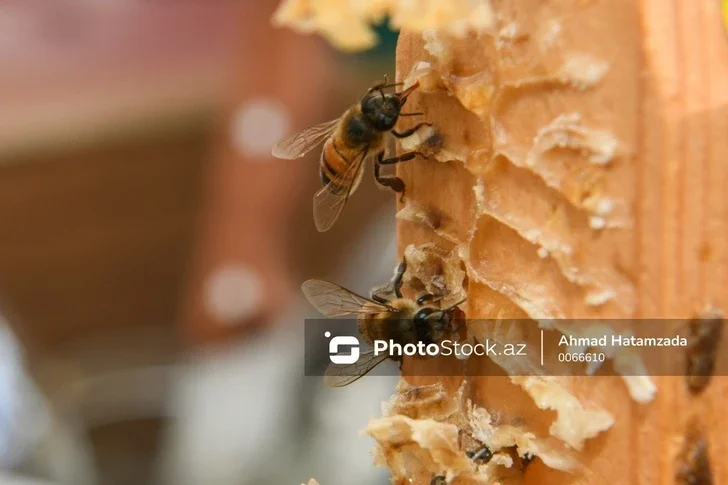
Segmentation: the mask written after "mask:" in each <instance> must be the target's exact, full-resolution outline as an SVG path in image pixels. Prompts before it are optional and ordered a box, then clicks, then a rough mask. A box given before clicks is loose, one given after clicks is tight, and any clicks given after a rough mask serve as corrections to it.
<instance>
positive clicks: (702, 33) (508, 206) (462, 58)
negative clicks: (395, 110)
mask: <svg viewBox="0 0 728 485" xmlns="http://www.w3.org/2000/svg"><path fill="white" fill-rule="evenodd" d="M494 7H495V10H496V11H498V12H501V13H504V12H505V14H506V18H509V19H510V18H516V19H518V22H519V25H520V26H521V27H522V29H523V32H524V33H526V34H528V35H530V38H526V39H525V40H524V41H520V42H517V43H515V44H514V45H515V47H513V48H512V49H511V50H509V49H506V50H504V51H502V52H501V53H499V54H496V52H495V50H494V49H493V48H492V47H491V46H490V44H489V43H488V42H492V41H470V44H469V45H468V48H467V49H465V50H462V51H461V52H462V54H460V55H459V56H456V58H455V62H454V63H453V64H452V65H451V66H450V69H451V72H452V73H456V74H458V73H459V74H460V75H462V76H465V75H472V74H473V72H477V71H478V69H482V68H483V66H489V67H490V68H491V69H492V70H493V72H496V73H497V74H496V76H495V78H494V79H495V80H494V82H493V85H494V86H495V88H496V90H498V89H499V88H503V85H504V83H507V82H512V81H514V80H518V79H519V78H520V79H522V78H525V77H528V76H533V75H536V74H548V73H551V72H553V71H554V69H556V68H558V67H559V65H560V62H561V61H562V60H563V58H562V57H561V56H564V55H566V54H574V53H578V54H585V55H589V56H591V57H593V58H596V59H601V60H604V61H606V62H608V65H609V69H608V71H607V73H606V74H605V76H604V78H603V79H602V80H601V81H600V82H598V83H597V84H596V85H595V86H594V87H593V88H590V89H586V90H584V91H581V90H578V89H573V90H569V89H559V90H557V89H555V88H548V89H544V90H540V91H538V90H532V91H530V92H529V93H527V95H524V96H520V95H519V94H518V92H516V93H515V94H513V95H512V96H511V97H512V98H513V100H514V101H516V102H520V103H522V105H521V106H517V105H515V103H514V105H513V106H509V107H506V108H500V111H499V112H497V113H496V114H495V118H496V119H498V120H499V121H500V122H502V123H503V124H504V125H506V127H507V128H508V129H509V130H510V132H509V134H511V135H512V137H511V140H513V142H514V143H524V144H527V143H530V140H532V139H533V138H532V137H533V135H534V133H533V132H532V131H529V130H532V129H536V128H538V123H540V122H543V121H544V120H545V121H549V120H551V119H553V118H554V117H556V116H558V115H560V114H563V113H569V112H574V111H578V112H579V113H581V114H582V117H583V119H584V121H585V123H586V124H588V125H589V124H590V125H591V126H598V127H600V128H603V129H607V130H609V132H611V133H612V134H613V135H614V136H615V137H616V139H617V140H618V142H619V149H618V151H617V153H616V156H615V158H614V160H613V161H612V163H611V164H610V165H609V167H607V168H604V169H603V172H599V173H600V174H601V175H603V180H604V185H603V187H605V188H604V190H605V193H607V194H608V195H609V196H611V197H613V198H614V199H619V200H622V201H623V202H624V207H626V209H627V212H626V214H627V215H628V216H629V215H631V219H632V220H631V224H630V225H629V226H628V227H624V228H607V229H605V230H601V231H597V230H594V229H592V228H590V227H589V224H588V222H587V214H586V211H585V209H584V208H583V207H576V206H575V204H574V203H573V200H570V199H569V194H568V193H567V191H566V190H555V189H553V188H548V187H545V183H544V181H543V180H542V179H541V178H540V177H538V176H534V173H533V171H531V170H530V169H528V168H516V167H514V166H513V164H512V162H510V161H508V160H505V159H504V158H502V157H500V158H499V159H498V160H496V161H495V162H488V157H490V156H491V155H492V151H493V150H492V138H491V137H490V132H489V128H490V127H489V126H488V125H487V123H486V124H484V123H483V122H482V121H481V120H479V119H478V118H476V117H475V116H473V115H472V113H468V112H466V111H465V110H464V109H463V107H462V106H461V105H459V104H458V102H457V101H455V100H454V99H453V98H449V97H448V96H446V95H444V94H426V95H413V96H412V101H413V102H412V105H413V106H412V107H411V108H412V109H416V110H418V111H424V112H425V113H426V115H427V117H428V118H431V119H432V120H434V121H436V122H437V123H438V125H439V126H440V127H441V128H442V130H443V131H444V132H445V134H446V137H447V136H450V137H451V138H450V139H451V140H460V142H462V143H464V144H465V145H467V146H468V147H469V148H470V149H471V153H472V151H474V150H478V149H480V150H483V152H480V155H481V156H476V155H471V157H470V159H469V160H468V162H467V166H468V168H469V169H470V170H468V169H466V168H464V167H463V164H461V163H460V162H454V163H450V164H440V163H438V162H435V161H424V160H417V161H415V162H414V163H409V164H405V165H402V166H400V167H399V169H398V170H399V174H400V175H401V176H402V177H403V178H404V180H405V183H407V187H408V195H409V197H410V200H411V201H414V202H415V203H418V204H421V205H424V206H428V207H436V208H438V209H439V210H440V211H441V212H443V213H444V214H445V216H446V217H445V220H446V221H447V220H450V221H454V222H453V223H452V224H451V227H450V228H449V229H450V230H451V232H453V233H455V234H457V235H458V236H459V237H460V238H461V240H462V241H463V242H464V243H465V244H466V245H468V247H469V249H470V253H471V262H472V264H473V265H475V266H476V268H477V269H479V272H480V274H481V275H485V276H487V277H488V278H487V283H490V284H491V286H492V287H490V286H489V285H488V284H486V282H485V281H483V282H477V281H474V279H473V278H472V277H471V278H470V284H469V288H468V290H469V291H468V293H469V311H468V315H469V317H470V318H489V317H490V318H492V317H495V316H496V315H499V314H500V316H504V317H526V316H527V315H528V316H531V317H543V316H554V315H556V316H565V317H622V318H624V317H632V316H634V317H642V318H647V317H662V318H667V317H671V318H684V317H691V316H693V315H695V314H696V312H697V311H698V310H699V309H701V308H703V307H705V305H706V304H708V303H713V304H715V305H717V306H718V307H722V308H723V309H726V308H728V291H727V290H726V288H728V245H727V244H726V239H725V238H726V235H728V197H726V195H725V190H726V189H725V187H726V184H727V183H728V160H727V159H728V138H727V136H726V135H728V37H727V36H726V32H725V31H724V29H723V26H722V25H721V16H720V11H719V4H718V2H709V1H704V2H702V1H701V2H689V1H684V0H672V1H661V0H642V1H640V2H633V1H631V0H619V1H593V2H584V1H571V2H569V1H548V2H537V1H530V0H528V1H527V0H514V1H512V2H507V3H505V2H494ZM506 10H507V12H506ZM552 19H558V20H559V22H560V23H561V27H562V29H561V32H560V34H559V40H558V42H557V43H556V44H555V47H554V48H553V49H550V50H546V51H545V52H544V51H541V50H539V49H538V46H537V45H535V44H534V43H532V42H531V41H530V39H533V38H536V37H537V32H538V29H539V28H541V27H543V25H545V23H546V22H548V21H549V20H552ZM422 44H423V43H422V40H421V39H420V38H419V36H415V35H409V34H406V33H404V34H403V35H402V36H401V39H400V44H399V47H398V77H399V78H400V79H401V78H403V77H404V76H405V75H406V74H407V72H408V71H409V69H410V68H411V66H412V65H413V64H414V63H415V62H417V61H420V60H428V58H429V56H428V54H427V53H426V52H425V51H424V49H423V46H422ZM465 52H467V55H465V54H464V53H465ZM495 55H499V56H502V57H501V59H500V61H499V62H500V64H498V63H497V62H496V61H495V60H494V57H493V56H495ZM527 60H530V62H526V61H527ZM509 61H512V63H511V64H508V63H509ZM518 61H520V62H518ZM515 91H517V90H515ZM483 154H484V155H483ZM569 162H571V163H583V160H581V159H579V157H570V158H569ZM600 170H601V169H600ZM477 177H481V178H482V180H483V183H484V187H485V189H486V190H485V194H486V199H488V198H489V197H498V196H501V199H499V202H500V209H497V210H495V212H496V215H498V216H500V217H503V216H508V215H514V216H515V217H516V218H517V219H518V218H520V219H521V220H529V215H531V214H541V213H544V214H545V213H547V212H544V211H543V208H544V207H547V206H550V207H556V208H557V209H558V210H556V211H554V212H555V213H556V214H562V215H563V214H565V217H561V220H562V222H563V223H562V225H561V226H560V227H556V228H555V229H554V226H553V225H552V224H551V222H552V220H549V219H546V218H542V219H541V220H540V221H539V220H538V219H536V225H537V226H538V228H539V229H543V233H548V232H549V230H550V231H551V232H550V234H551V236H552V237H553V238H555V239H556V240H559V241H562V242H563V241H566V242H568V243H569V244H571V245H572V246H573V247H575V248H576V249H575V252H574V254H575V256H574V259H573V262H574V264H575V265H577V266H578V267H579V268H581V269H583V270H584V271H586V272H587V273H588V272H589V270H591V269H593V268H601V269H604V268H606V269H607V270H608V271H611V274H612V275H613V276H614V278H613V279H612V280H611V281H612V282H618V283H619V284H621V285H622V288H623V289H624V292H623V293H620V295H622V298H619V299H617V300H615V301H610V302H607V303H606V304H604V305H601V306H593V305H585V304H584V297H585V290H584V288H582V287H580V286H578V285H576V284H575V283H572V282H570V281H568V280H567V279H566V278H565V277H564V274H563V272H562V271H561V270H560V269H559V267H558V265H556V264H555V262H554V259H555V257H554V255H553V254H551V255H550V256H549V257H546V258H540V257H538V256H537V253H536V248H537V247H536V246H535V245H534V244H532V243H531V242H529V241H527V240H526V239H525V237H524V234H523V232H519V231H518V230H514V229H511V228H508V227H506V225H505V224H503V223H502V222H500V221H499V220H497V218H494V217H492V216H491V215H481V216H477V218H478V222H477V224H476V223H475V222H474V219H475V218H476V217H475V216H474V214H475V212H474V211H475V204H476V201H475V198H474V196H473V191H472V186H473V184H474V183H475V182H476V180H477ZM493 187H495V188H497V189H498V190H497V191H490V192H489V190H488V189H489V188H493ZM494 192H495V193H494ZM514 193H516V194H517V195H519V196H520V195H523V197H515V196H514V197H510V198H508V195H509V194H514ZM503 194H506V195H505V197H503ZM553 204H556V205H555V206H554V205H553ZM535 217H536V218H537V217H538V216H535ZM531 220H533V218H531ZM539 223H540V226H539ZM472 227H475V228H476V229H477V231H476V233H475V237H474V238H473V239H472V240H471V241H468V237H467V233H468V230H469V229H471V228H472ZM398 237H399V248H400V253H401V252H402V251H403V250H404V248H405V247H406V246H407V245H409V244H410V243H413V242H414V243H420V242H425V241H435V242H438V243H440V244H442V245H445V246H448V245H449V243H447V242H445V241H444V240H442V239H441V238H438V237H437V236H435V235H434V234H433V233H432V231H431V230H430V229H428V228H425V227H424V226H419V225H416V224H413V223H411V222H407V221H402V222H400V224H399V227H398ZM605 255H606V256H605ZM602 274H604V273H602ZM534 282H535V283H538V284H540V285H541V286H542V288H545V291H546V295H545V298H544V299H543V300H542V301H539V302H537V301H536V300H535V298H534V295H533V294H529V293H528V291H529V287H528V286H527V285H525V283H534ZM521 283H524V284H523V285H521ZM493 288H497V289H498V291H496V290H495V289H493ZM504 291H505V292H506V293H509V295H510V298H509V297H508V296H506V295H505V294H504ZM519 298H520V299H519ZM630 298H633V301H634V305H629V304H624V302H627V301H629V300H630ZM517 302H518V303H517ZM524 302H525V303H526V304H524ZM534 302H536V305H535V306H534V305H531V306H528V305H527V303H534ZM499 312H500V313H499ZM725 337H726V336H725V335H724V339H725ZM724 341H725V340H724ZM719 358H725V356H722V357H719ZM682 359H683V356H682V355H678V356H676V361H681V360H682ZM405 370H408V371H410V372H416V367H414V366H412V367H409V366H407V365H406V366H405ZM432 379H433V378H429V380H432ZM427 380H428V379H424V378H420V379H419V381H427ZM459 380H460V379H459V378H456V377H453V378H446V379H445V381H446V384H448V385H449V386H451V388H454V387H455V386H456V385H457V383H458V381H459ZM655 382H656V384H657V386H658V391H657V397H656V400H655V401H654V402H652V403H651V404H646V405H641V404H638V403H636V402H635V401H633V400H632V399H631V398H630V397H629V395H628V393H627V391H626V388H625V386H624V384H623V383H622V382H621V380H619V379H616V378H604V379H599V380H596V379H588V380H587V379H577V380H574V381H572V382H571V383H570V384H571V386H572V388H573V389H574V392H575V393H576V394H577V395H579V396H581V397H588V401H589V402H592V403H595V404H597V405H598V406H599V407H602V408H604V409H607V410H609V411H610V412H611V413H612V414H613V415H614V416H615V417H616V423H615V425H614V426H613V427H612V428H611V429H610V430H608V431H607V432H606V433H603V434H601V435H600V436H599V437H597V438H596V439H593V440H590V441H587V443H586V447H585V451H584V454H583V461H584V463H585V464H586V465H587V467H588V469H589V472H588V473H585V474H577V475H568V474H564V473H561V472H554V471H551V470H548V469H547V468H546V467H545V466H544V465H543V464H542V463H540V462H538V461H536V462H535V463H534V464H533V465H532V466H531V468H529V470H528V472H527V473H526V475H525V482H526V483H534V484H535V483H539V484H547V483H563V482H568V483H592V484H598V483H630V484H638V483H639V484H645V485H646V484H655V483H660V484H673V483H679V482H676V479H675V474H676V472H677V467H678V458H677V457H678V455H679V453H680V449H681V446H682V443H683V440H684V437H685V435H686V433H687V431H688V429H699V430H700V432H701V433H703V435H704V437H705V438H706V439H707V441H708V443H709V445H708V446H709V456H710V458H711V466H712V472H713V480H714V483H723V482H726V481H728V466H727V465H726V464H725V462H724V460H723V457H725V456H726V455H727V453H728V448H727V446H726V439H725V435H726V431H728V420H726V419H725V417H724V416H723V404H724V403H725V402H726V398H728V379H726V378H725V377H715V378H713V380H712V381H711V383H710V384H709V386H708V388H707V389H706V390H705V392H704V393H702V394H701V395H699V396H697V397H695V396H691V395H690V394H689V393H688V391H687V388H686V386H685V379H684V378H683V377H662V378H655ZM471 397H473V398H474V399H475V401H476V402H478V403H479V404H481V405H483V406H485V407H487V408H489V409H492V410H495V411H498V412H499V413H501V415H502V416H505V417H506V418H508V417H510V418H514V417H518V418H521V419H523V420H524V421H526V422H528V423H529V424H530V426H531V428H532V429H534V430H535V431H536V432H537V434H544V435H545V434H547V429H548V425H549V424H550V423H551V421H552V419H553V413H546V412H543V411H539V410H537V409H536V408H535V407H534V405H533V403H532V401H531V399H530V398H529V397H528V396H527V395H526V394H525V393H524V392H523V391H522V390H521V389H520V388H518V387H516V386H514V385H513V384H511V383H510V382H509V381H508V380H507V379H505V378H492V377H491V378H480V379H476V382H475V386H474V390H473V391H472V394H471Z"/></svg>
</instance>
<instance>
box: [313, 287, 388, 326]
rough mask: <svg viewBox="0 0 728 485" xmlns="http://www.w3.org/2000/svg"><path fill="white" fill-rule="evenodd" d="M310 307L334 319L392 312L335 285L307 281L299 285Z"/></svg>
mask: <svg viewBox="0 0 728 485" xmlns="http://www.w3.org/2000/svg"><path fill="white" fill-rule="evenodd" d="M301 289H302V290H303V294H304V295H306V298H308V301H309V302H311V305H313V306H314V308H316V310H318V311H320V312H321V313H322V314H323V315H324V316H327V317H330V318H334V317H340V316H343V315H348V314H352V313H353V314H366V313H384V312H390V311H392V309H391V308H389V307H388V306H386V305H382V304H380V303H377V302H374V301H372V300H370V299H368V298H364V297H363V296H361V295H357V294H356V293H354V292H351V291H349V290H347V289H346V288H343V287H341V286H339V285H337V284H335V283H330V282H328V281H323V280H308V281H306V282H304V283H303V285H301Z"/></svg>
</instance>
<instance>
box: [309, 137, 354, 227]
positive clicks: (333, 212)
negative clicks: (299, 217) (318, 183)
mask: <svg viewBox="0 0 728 485" xmlns="http://www.w3.org/2000/svg"><path fill="white" fill-rule="evenodd" d="M366 158H367V151H363V152H362V153H361V154H360V155H357V157H356V160H354V161H352V163H351V164H350V165H349V166H348V167H347V169H346V170H344V171H343V172H342V173H340V174H339V175H337V176H336V177H334V178H333V179H332V180H331V182H329V183H328V184H327V185H325V186H324V187H323V188H322V189H321V190H319V191H318V192H316V195H314V196H313V221H314V222H315V223H316V229H318V230H319V232H325V231H328V230H329V229H331V226H333V225H334V222H336V219H338V218H339V215H340V214H341V211H342V210H343V209H344V205H345V204H346V201H347V200H349V195H350V194H351V188H352V187H353V186H354V184H355V183H357V182H358V180H359V176H360V173H359V172H360V171H361V168H362V165H363V164H364V160H365V159H366Z"/></svg>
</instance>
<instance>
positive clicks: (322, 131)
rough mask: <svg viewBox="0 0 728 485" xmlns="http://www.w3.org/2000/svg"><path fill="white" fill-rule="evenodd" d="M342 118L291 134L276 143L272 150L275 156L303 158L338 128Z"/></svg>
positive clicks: (287, 158)
mask: <svg viewBox="0 0 728 485" xmlns="http://www.w3.org/2000/svg"><path fill="white" fill-rule="evenodd" d="M340 119H341V118H336V119H335V120H331V121H327V122H326V123H321V124H320V125H316V126H312V127H310V128H306V129H305V130H301V131H299V132H298V133H294V134H293V135H289V136H287V137H285V138H283V139H282V140H281V141H279V142H278V143H276V146H274V147H273V151H272V152H271V153H272V154H273V156H274V157H276V158H282V159H284V160H293V159H294V158H301V157H302V156H304V155H305V154H307V153H308V152H310V151H311V150H312V149H314V148H316V146H317V145H319V144H321V142H323V141H324V140H325V139H326V138H328V137H329V136H331V133H332V132H333V131H334V130H335V129H336V126H337V125H338V124H339V120H340Z"/></svg>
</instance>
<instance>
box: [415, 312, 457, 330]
mask: <svg viewBox="0 0 728 485" xmlns="http://www.w3.org/2000/svg"><path fill="white" fill-rule="evenodd" d="M413 319H414V321H415V324H428V323H430V324H432V323H435V326H436V327H437V328H438V329H444V328H446V327H447V325H448V324H449V323H450V312H447V311H444V310H440V309H438V308H433V307H422V308H420V309H419V310H417V312H416V313H415V316H414V318H413Z"/></svg>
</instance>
